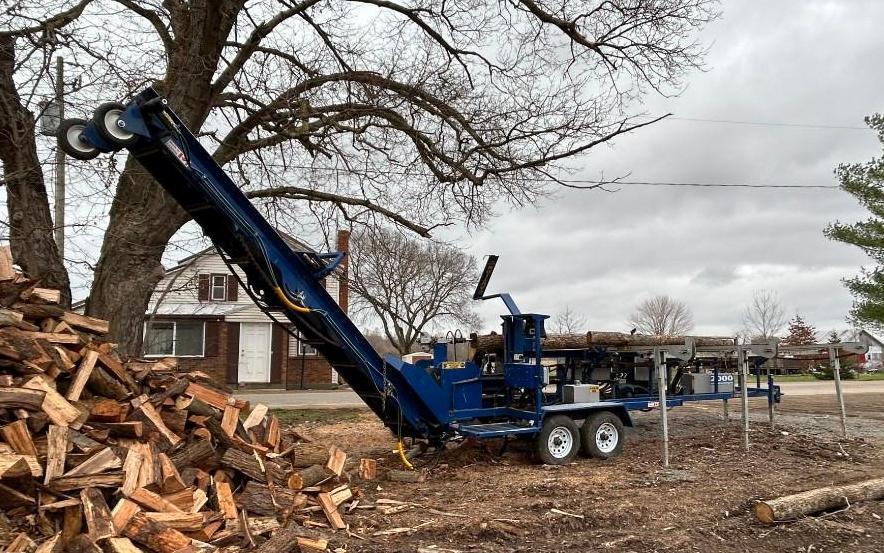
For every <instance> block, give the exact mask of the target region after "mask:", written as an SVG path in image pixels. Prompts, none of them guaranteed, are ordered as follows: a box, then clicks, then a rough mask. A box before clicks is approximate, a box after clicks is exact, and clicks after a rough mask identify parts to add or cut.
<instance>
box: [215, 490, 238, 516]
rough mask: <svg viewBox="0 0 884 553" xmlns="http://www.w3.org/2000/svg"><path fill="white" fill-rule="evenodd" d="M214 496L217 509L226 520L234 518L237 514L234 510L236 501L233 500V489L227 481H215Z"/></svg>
mask: <svg viewBox="0 0 884 553" xmlns="http://www.w3.org/2000/svg"><path fill="white" fill-rule="evenodd" d="M215 498H216V499H217V500H218V509H219V510H220V511H221V513H222V514H223V515H224V518H226V519H228V520H236V519H237V517H238V516H239V515H238V513H237V512H236V503H235V502H234V501H233V491H232V490H231V489H230V483H228V482H215Z"/></svg>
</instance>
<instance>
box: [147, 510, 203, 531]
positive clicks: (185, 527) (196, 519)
mask: <svg viewBox="0 0 884 553" xmlns="http://www.w3.org/2000/svg"><path fill="white" fill-rule="evenodd" d="M144 515H145V516H146V517H147V518H149V519H150V520H152V521H154V522H160V523H162V524H165V525H166V526H168V527H169V528H173V529H175V530H180V531H182V532H198V531H199V530H200V529H201V528H202V527H203V525H204V524H205V523H206V520H205V517H204V516H203V514H202V513H148V512H145V513H144Z"/></svg>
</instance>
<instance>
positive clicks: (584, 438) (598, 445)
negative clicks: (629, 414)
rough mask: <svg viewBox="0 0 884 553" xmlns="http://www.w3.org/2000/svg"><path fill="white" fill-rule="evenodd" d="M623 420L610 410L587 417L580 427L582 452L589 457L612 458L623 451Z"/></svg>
mask: <svg viewBox="0 0 884 553" xmlns="http://www.w3.org/2000/svg"><path fill="white" fill-rule="evenodd" d="M623 438H624V434H623V421H621V420H620V417H618V416H617V415H615V414H614V413H612V412H610V411H600V412H598V413H595V414H593V415H591V416H589V417H587V418H586V421H584V423H583V426H581V427H580V443H581V452H582V453H583V455H585V456H587V457H595V458H596V459H610V458H612V457H616V456H618V455H620V452H622V451H623Z"/></svg>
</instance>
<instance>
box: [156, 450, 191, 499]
mask: <svg viewBox="0 0 884 553" xmlns="http://www.w3.org/2000/svg"><path fill="white" fill-rule="evenodd" d="M157 457H158V459H159V462H160V477H161V478H162V484H161V485H160V488H161V489H162V491H163V493H164V494H168V493H174V492H178V491H181V490H183V489H185V488H186V487H187V486H185V485H184V481H183V480H181V475H180V474H179V473H178V469H177V468H175V464H174V463H173V462H172V460H171V459H170V458H169V456H168V455H166V454H165V453H160V454H158V455H157Z"/></svg>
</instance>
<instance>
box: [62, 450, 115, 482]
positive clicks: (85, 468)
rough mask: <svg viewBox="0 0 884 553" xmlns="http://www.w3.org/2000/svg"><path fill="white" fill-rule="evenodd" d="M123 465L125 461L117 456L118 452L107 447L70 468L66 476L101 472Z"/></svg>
mask: <svg viewBox="0 0 884 553" xmlns="http://www.w3.org/2000/svg"><path fill="white" fill-rule="evenodd" d="M122 467H123V462H122V461H121V460H120V458H119V457H117V454H116V453H114V452H113V450H112V449H111V448H109V447H106V448H104V449H102V450H101V451H99V452H98V453H96V454H94V455H92V456H91V457H89V458H88V459H86V460H85V461H83V462H82V463H80V464H79V465H77V466H76V467H74V468H72V469H71V470H69V471H68V472H67V473H66V474H65V476H81V475H86V474H98V473H100V472H104V471H108V470H114V469H120V468H122Z"/></svg>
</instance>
